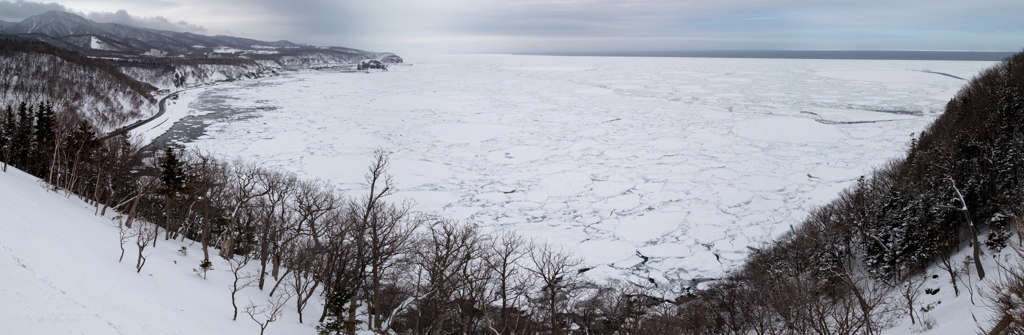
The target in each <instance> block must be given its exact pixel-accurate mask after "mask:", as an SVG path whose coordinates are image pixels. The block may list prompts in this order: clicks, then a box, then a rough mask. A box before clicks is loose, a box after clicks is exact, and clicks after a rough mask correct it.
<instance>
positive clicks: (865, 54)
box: [523, 50, 1014, 61]
mask: <svg viewBox="0 0 1024 335" xmlns="http://www.w3.org/2000/svg"><path fill="white" fill-rule="evenodd" d="M1013 54H1014V53H1013V52H981V51H842V50H836V51H828V50H825V51H817V50H815V51H811V50H740V51H623V52H559V53H530V54H523V55H546V56H611V57H702V58H788V59H880V60H963V61H1000V60H1003V59H1005V58H1007V57H1009V56H1012V55H1013Z"/></svg>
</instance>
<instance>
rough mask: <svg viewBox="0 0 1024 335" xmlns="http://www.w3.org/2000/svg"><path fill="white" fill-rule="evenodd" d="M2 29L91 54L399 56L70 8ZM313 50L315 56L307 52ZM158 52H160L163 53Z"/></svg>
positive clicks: (0, 26)
mask: <svg viewBox="0 0 1024 335" xmlns="http://www.w3.org/2000/svg"><path fill="white" fill-rule="evenodd" d="M0 35H6V36H7V37H9V38H14V39H19V40H29V41H40V42H45V43H47V44H51V45H54V46H57V47H60V48H65V49H69V50H74V51H78V52H83V53H86V54H90V55H115V56H116V55H122V56H138V55H141V54H143V53H145V52H148V51H150V50H151V49H156V50H160V51H162V52H166V53H167V55H172V56H173V55H184V56H189V57H210V56H211V55H216V56H217V57H216V58H230V57H242V58H251V59H262V60H274V61H278V63H279V64H280V65H282V66H286V65H288V64H285V63H287V62H282V59H283V58H284V56H291V57H290V58H288V59H300V60H311V63H304V62H300V64H299V65H314V66H315V65H322V64H321V63H323V62H327V63H332V62H337V63H347V64H354V63H357V62H359V61H360V60H363V59H380V60H382V61H386V62H401V58H400V57H397V55H394V54H392V53H379V52H369V51H363V50H358V49H350V48H342V47H317V46H312V45H305V44H297V43H292V42H289V41H284V40H282V41H276V42H265V41H259V40H254V39H248V38H241V37H233V36H224V35H217V36H206V35H199V34H194V33H179V32H172V31H162V30H154V29H146V28H137V27H132V26H126V25H121V24H116V23H97V22H94V21H92V20H89V19H86V18H84V17H81V16H78V15H75V14H73V13H68V12H61V11H49V12H46V13H43V14H39V15H36V16H32V17H29V18H26V19H24V20H22V21H21V22H18V23H8V22H3V23H0ZM311 54H315V55H316V56H314V57H309V56H310V55H311ZM161 55H162V54H161Z"/></svg>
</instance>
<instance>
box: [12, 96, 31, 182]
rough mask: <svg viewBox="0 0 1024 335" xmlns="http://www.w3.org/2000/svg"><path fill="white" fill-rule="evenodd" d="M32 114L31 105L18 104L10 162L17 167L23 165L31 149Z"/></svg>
mask: <svg viewBox="0 0 1024 335" xmlns="http://www.w3.org/2000/svg"><path fill="white" fill-rule="evenodd" d="M32 116H33V115H32V107H31V106H29V105H28V104H27V103H25V102H22V103H21V104H20V105H18V124H17V127H16V129H15V130H14V136H13V141H12V144H11V145H12V149H13V150H14V157H13V158H12V163H13V164H14V165H15V166H17V167H19V168H22V167H24V164H25V162H26V161H27V160H28V155H29V153H30V152H31V150H32V127H33V124H34V122H33V121H34V120H33V117H32Z"/></svg>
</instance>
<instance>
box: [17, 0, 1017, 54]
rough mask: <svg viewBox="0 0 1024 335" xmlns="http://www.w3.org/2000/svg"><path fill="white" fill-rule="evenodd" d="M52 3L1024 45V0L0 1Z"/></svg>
mask: <svg viewBox="0 0 1024 335" xmlns="http://www.w3.org/2000/svg"><path fill="white" fill-rule="evenodd" d="M47 10H64V11H71V12H75V13H78V14H79V15H83V16H85V17H87V18H89V19H91V20H94V21H97V22H113V23H121V24H129V25H135V26H140V27H147V28H154V29H163V30H175V31H190V32H195V33H200V34H207V35H217V34H225V35H233V36H239V37H248V38H255V39H261V40H281V39H286V40H289V41H292V42H297V43H307V44H314V45H330V46H346V47H353V48H359V49H364V50H372V51H391V52H396V53H399V54H403V53H404V54H430V53H558V52H623V51H692V50H962V51H1010V52H1019V51H1021V50H1022V48H1024V19H1022V18H1024V1H1021V0H974V1H964V0H931V1H922V0H885V1H881V0H780V1H757V0H143V1H139V0H105V1H94V0H64V1H60V2H49V3H44V2H30V1H23V0H17V1H13V2H12V1H9V0H0V20H3V21H8V22H17V21H20V20H21V19H24V18H25V17H28V16H31V15H35V14H38V13H42V12H45V11H47Z"/></svg>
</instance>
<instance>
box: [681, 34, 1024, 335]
mask: <svg viewBox="0 0 1024 335" xmlns="http://www.w3.org/2000/svg"><path fill="white" fill-rule="evenodd" d="M1022 139H1024V53H1020V54H1017V55H1014V56H1013V57H1010V58H1008V59H1007V60H1005V61H1003V62H1002V63H1000V64H998V65H996V66H994V67H992V68H990V69H988V70H986V71H984V72H982V73H981V74H980V75H978V76H977V77H975V78H973V79H971V80H970V82H969V83H968V84H967V85H966V86H965V87H964V88H963V89H961V90H960V91H959V93H957V94H956V96H954V97H953V98H952V99H951V100H950V101H949V103H948V104H947V105H946V108H945V112H944V113H943V114H942V115H941V116H940V117H939V118H938V119H936V121H935V122H934V123H933V124H932V125H931V126H929V127H928V128H927V129H926V130H925V131H923V132H922V133H921V134H920V135H919V136H917V137H916V138H914V139H913V141H912V142H911V143H910V145H909V147H908V149H907V153H906V156H905V157H902V158H899V159H894V160H892V161H890V162H889V163H887V164H885V165H883V166H880V167H877V168H876V169H875V171H874V172H873V173H872V174H871V175H869V176H865V177H862V178H861V179H860V181H859V182H858V183H857V184H856V185H855V186H854V187H852V188H850V189H847V190H844V191H843V192H841V193H840V194H839V196H838V197H837V198H836V199H835V200H833V201H832V202H830V203H829V204H827V205H825V206H822V207H820V208H817V209H814V210H813V211H811V213H810V214H809V215H808V218H807V219H806V220H805V221H804V222H803V223H801V224H800V225H798V226H796V227H794V229H793V230H792V232H791V233H790V234H788V235H786V236H784V237H783V238H781V239H779V240H777V241H774V242H772V243H771V244H769V245H765V246H763V247H761V248H757V249H754V252H753V253H752V254H751V256H750V257H749V259H748V261H747V262H746V264H745V265H744V266H743V268H742V269H740V270H739V271H735V272H733V273H731V274H730V275H729V276H728V277H727V278H724V279H723V280H720V281H718V282H716V283H714V284H712V285H710V287H709V288H708V289H706V290H703V291H701V292H700V293H699V294H698V296H697V299H695V301H694V302H692V303H690V304H687V305H684V306H682V309H681V311H680V312H681V315H682V316H683V317H684V318H686V319H690V320H692V321H691V322H689V323H688V324H687V325H686V326H685V327H687V329H702V330H715V332H719V333H744V332H747V331H755V332H759V333H763V332H770V331H796V332H798V333H807V332H818V333H822V332H827V333H863V332H872V333H873V332H878V331H880V330H882V329H886V328H888V327H890V326H893V325H896V324H902V325H904V326H906V325H907V323H908V321H910V323H914V321H917V322H918V323H920V322H921V320H922V319H926V320H927V319H932V320H933V321H935V322H936V325H935V327H936V328H935V330H934V332H935V333H954V332H958V331H970V330H971V328H972V327H973V326H974V325H975V322H978V325H979V326H980V327H982V328H985V329H988V328H990V327H993V325H995V324H996V323H997V322H998V323H999V324H1000V325H1002V326H1003V327H1010V329H1011V331H1013V332H1018V331H1020V329H1024V322H1022V321H1021V319H1020V318H1018V317H1017V316H1018V315H1020V314H1019V313H1020V311H1021V310H1022V309H1024V305H1022V303H1021V301H1024V299H1022V298H1024V293H1022V292H1024V291H1021V290H1020V289H1021V287H1024V279H1022V278H1020V273H1021V271H1022V270H1021V268H1020V264H1019V263H1018V261H1017V260H1016V259H1018V258H1019V257H1018V254H1017V253H1015V252H1013V250H1011V249H1012V248H1010V247H1011V246H1015V247H1020V245H1019V238H1020V236H1016V237H1013V235H1015V234H1019V233H1020V232H1021V231H1022V230H1024V192H1022V189H1024V184H1022V181H1024V165H1022V164H1021V162H1022V161H1024V141H1022ZM997 264H1002V266H1007V267H1008V268H1003V267H1001V266H999V265H997ZM972 278H973V279H972ZM972 280H973V282H972ZM1004 281H1005V284H1003V283H1004ZM958 285H959V286H958ZM981 287H990V289H988V290H987V293H988V299H981V298H979V296H978V292H979V288H981ZM1008 288H1012V289H1013V290H1009V289H1008ZM926 291H931V293H927V292H926ZM950 291H953V293H954V297H955V298H954V297H949V296H948V294H949V293H950ZM937 292H943V293H941V294H942V295H941V296H945V298H943V299H938V298H936V297H938V296H936V297H929V296H930V295H935V294H937ZM965 293H967V294H969V295H970V296H971V301H970V303H969V304H968V303H967V302H965V301H964V295H965ZM956 296H958V297H956ZM939 301H944V302H943V303H942V304H945V305H944V306H939V305H940V303H939ZM950 301H954V302H953V305H955V306H961V307H962V308H953V309H950V308H949V307H948V306H949V305H951V304H950ZM994 302H999V304H1000V305H1001V307H1002V308H1004V310H1005V311H1006V314H1003V315H1000V314H998V313H994V312H993V311H988V313H984V312H977V311H976V310H977V309H978V308H977V307H976V306H993V305H994ZM936 307H942V308H938V309H936ZM933 309H935V310H936V311H941V313H939V314H937V315H935V316H932V315H930V314H928V312H929V311H930V310H933ZM969 309H973V310H969ZM993 314H994V315H993ZM709 315H710V316H709ZM915 316H916V317H917V319H916V320H914V317H915ZM968 316H969V317H970V319H968ZM975 319H976V320H977V321H974V320H975ZM821 320H827V322H821ZM950 324H952V325H954V328H953V330H950V329H946V328H943V327H944V325H950ZM917 326H918V327H920V325H919V324H918V325H917ZM907 328H909V327H907ZM907 328H904V329H907ZM918 330H919V331H923V330H927V327H925V328H923V329H918ZM894 331H895V329H894Z"/></svg>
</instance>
